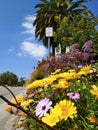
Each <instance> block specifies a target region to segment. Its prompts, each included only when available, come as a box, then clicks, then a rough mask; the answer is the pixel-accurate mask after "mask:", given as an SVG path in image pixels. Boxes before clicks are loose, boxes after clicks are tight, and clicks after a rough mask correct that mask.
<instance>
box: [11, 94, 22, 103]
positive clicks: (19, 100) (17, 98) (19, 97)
mask: <svg viewBox="0 0 98 130" xmlns="http://www.w3.org/2000/svg"><path fill="white" fill-rule="evenodd" d="M16 100H17V102H18V103H21V101H22V100H23V96H22V95H20V96H18V97H16ZM16 100H15V99H12V100H11V102H12V103H14V104H17V102H16Z"/></svg>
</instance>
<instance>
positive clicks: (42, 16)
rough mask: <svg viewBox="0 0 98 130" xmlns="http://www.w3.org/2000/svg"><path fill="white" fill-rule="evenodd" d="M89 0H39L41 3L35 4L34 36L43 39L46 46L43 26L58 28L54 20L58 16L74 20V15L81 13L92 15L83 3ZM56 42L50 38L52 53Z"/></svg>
mask: <svg viewBox="0 0 98 130" xmlns="http://www.w3.org/2000/svg"><path fill="white" fill-rule="evenodd" d="M88 1H89V0H77V1H74V0H41V3H39V4H37V5H36V6H35V8H36V9H37V11H36V19H35V21H34V25H35V26H36V28H35V36H36V38H38V39H39V40H43V42H44V45H45V46H47V43H48V42H47V38H46V37H45V28H46V27H53V30H54V31H56V29H58V27H59V24H58V23H57V21H56V18H57V17H58V18H59V19H60V20H62V19H63V18H65V17H68V18H69V19H70V20H71V21H73V20H74V16H76V15H77V14H81V15H83V16H86V17H87V16H93V14H92V12H90V11H89V10H88V8H87V7H86V6H85V5H84V2H88ZM57 44H58V43H56V42H54V40H53V38H52V39H51V46H52V53H53V54H54V53H55V52H54V50H55V46H56V45H57Z"/></svg>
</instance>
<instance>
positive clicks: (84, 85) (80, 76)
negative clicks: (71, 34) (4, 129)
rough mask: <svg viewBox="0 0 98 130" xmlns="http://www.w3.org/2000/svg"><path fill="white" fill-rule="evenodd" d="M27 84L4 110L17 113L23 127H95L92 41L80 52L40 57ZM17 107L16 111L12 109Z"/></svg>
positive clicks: (97, 108) (97, 92)
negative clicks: (21, 92)
mask: <svg viewBox="0 0 98 130" xmlns="http://www.w3.org/2000/svg"><path fill="white" fill-rule="evenodd" d="M33 74H34V75H33V78H32V79H31V81H30V82H28V84H27V85H26V89H27V93H26V95H25V96H19V97H16V98H15V99H14V100H12V101H10V102H9V101H8V100H7V99H5V98H4V97H3V96H2V95H0V97H1V98H2V99H4V100H5V101H7V102H8V104H9V105H8V107H7V108H6V111H8V112H10V113H11V114H16V115H17V116H19V118H20V120H22V121H21V124H20V123H17V124H16V126H17V127H23V128H24V129H26V130H97V129H98V63H97V60H96V54H95V53H94V52H93V50H92V41H88V42H86V43H85V44H84V45H83V47H82V51H80V50H79V49H78V44H73V45H72V46H71V47H70V53H69V54H63V55H59V56H56V57H50V59H48V60H47V61H45V60H43V61H42V64H39V65H38V67H37V69H36V71H35V72H34V73H33ZM12 106H14V107H16V108H17V110H16V111H15V109H13V107H12Z"/></svg>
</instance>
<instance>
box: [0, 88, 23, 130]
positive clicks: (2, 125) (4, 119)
mask: <svg viewBox="0 0 98 130" xmlns="http://www.w3.org/2000/svg"><path fill="white" fill-rule="evenodd" d="M10 90H11V91H12V92H13V93H14V94H15V96H17V95H21V94H25V88H24V87H10ZM0 94H2V95H4V96H5V97H7V99H13V97H12V96H11V94H10V93H9V92H8V90H7V89H5V88H3V87H0ZM6 107H7V103H6V102H4V101H3V100H2V99H0V130H7V128H6V127H9V128H8V130H11V129H10V126H7V124H9V122H10V123H11V120H13V119H14V117H13V115H11V114H9V113H8V112H6V111H5V109H6ZM9 125H11V124H9Z"/></svg>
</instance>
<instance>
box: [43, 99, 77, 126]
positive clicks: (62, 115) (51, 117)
mask: <svg viewBox="0 0 98 130" xmlns="http://www.w3.org/2000/svg"><path fill="white" fill-rule="evenodd" d="M76 114H77V110H76V107H75V106H74V103H72V102H71V101H67V100H63V101H60V102H59V103H57V104H56V105H55V106H54V108H52V109H51V110H50V114H46V116H45V117H43V118H42V121H43V122H45V123H46V124H48V125H50V126H54V125H56V123H57V122H59V121H61V120H62V119H65V120H67V118H68V117H70V118H72V119H73V118H74V117H75V116H76Z"/></svg>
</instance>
